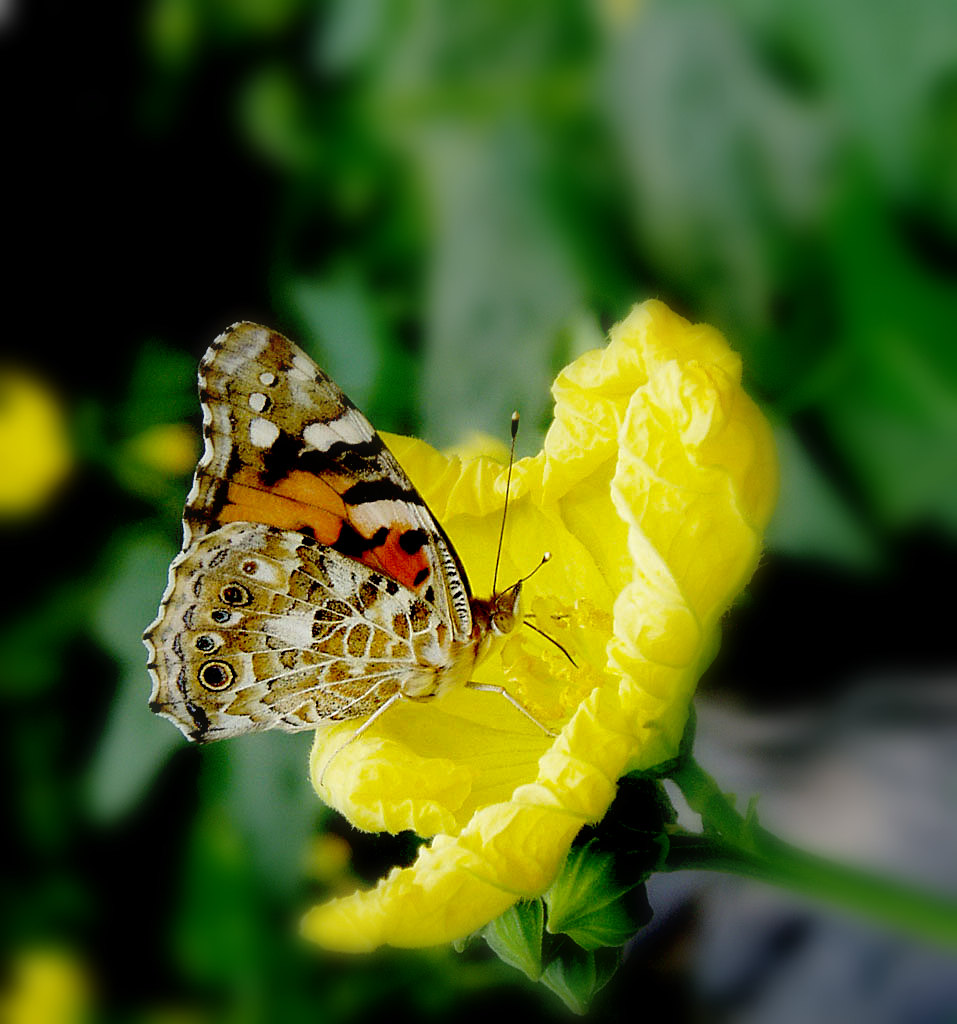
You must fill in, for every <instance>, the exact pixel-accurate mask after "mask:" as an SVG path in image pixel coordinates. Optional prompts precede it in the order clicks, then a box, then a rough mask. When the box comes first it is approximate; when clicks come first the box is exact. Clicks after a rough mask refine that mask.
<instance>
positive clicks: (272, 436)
mask: <svg viewBox="0 0 957 1024" xmlns="http://www.w3.org/2000/svg"><path fill="white" fill-rule="evenodd" d="M277 437H279V427H277V426H276V424H275V423H271V422H270V421H269V420H264V419H263V418H262V417H261V416H260V417H257V418H256V419H254V420H252V421H251V422H250V424H249V441H250V443H251V444H253V445H255V447H256V448H269V447H270V446H271V445H272V444H273V443H274V442H275V440H276V438H277Z"/></svg>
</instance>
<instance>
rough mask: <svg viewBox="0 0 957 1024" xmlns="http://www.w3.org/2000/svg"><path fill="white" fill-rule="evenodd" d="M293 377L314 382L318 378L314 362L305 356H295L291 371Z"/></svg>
mask: <svg viewBox="0 0 957 1024" xmlns="http://www.w3.org/2000/svg"><path fill="white" fill-rule="evenodd" d="M289 375H290V376H291V377H298V378H299V380H309V381H311V380H313V379H314V378H315V376H316V368H315V366H314V365H313V363H312V360H310V359H307V358H306V357H305V356H303V355H298V356H293V359H292V368H291V369H290V371H289Z"/></svg>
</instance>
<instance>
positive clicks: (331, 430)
mask: <svg viewBox="0 0 957 1024" xmlns="http://www.w3.org/2000/svg"><path fill="white" fill-rule="evenodd" d="M302 437H303V440H304V441H305V442H306V444H307V445H309V446H310V447H312V448H315V449H317V450H318V451H321V452H324V451H326V450H327V449H328V448H330V447H331V446H332V445H334V444H337V443H339V442H340V441H344V442H345V443H346V444H359V443H360V442H362V441H368V440H369V439H370V438H371V437H372V431H371V429H370V428H369V427H368V426H367V424H366V423H365V422H364V421H363V420H362V419H361V418H360V417H358V416H356V414H355V413H354V412H353V411H352V410H351V409H349V410H348V411H346V412H344V413H343V414H342V415H341V416H340V417H339V418H338V419H335V420H329V422H328V423H321V422H318V421H317V422H316V423H310V424H309V425H308V426H307V427H306V428H305V429H304V430H303V432H302Z"/></svg>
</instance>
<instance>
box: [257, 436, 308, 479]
mask: <svg viewBox="0 0 957 1024" xmlns="http://www.w3.org/2000/svg"><path fill="white" fill-rule="evenodd" d="M301 451H302V442H301V441H299V440H298V439H297V438H295V437H293V436H292V435H291V434H289V433H287V432H286V431H285V430H280V431H279V436H278V437H277V438H276V440H275V441H273V443H272V444H271V445H270V446H269V447H268V448H266V449H264V450H263V453H262V469H261V470H260V472H259V479H260V481H261V482H262V484H263V486H265V487H272V486H273V485H274V484H276V483H278V482H279V481H280V480H282V479H283V477H287V476H289V474H290V472H291V471H292V470H294V469H299V468H301V467H300V466H297V465H296V463H297V462H301V459H300V452H301Z"/></svg>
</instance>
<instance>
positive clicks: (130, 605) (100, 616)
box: [86, 534, 182, 820]
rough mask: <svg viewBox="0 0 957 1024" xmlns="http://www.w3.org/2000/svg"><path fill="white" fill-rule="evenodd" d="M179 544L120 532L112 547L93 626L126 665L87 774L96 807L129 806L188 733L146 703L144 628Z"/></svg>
mask: <svg viewBox="0 0 957 1024" xmlns="http://www.w3.org/2000/svg"><path fill="white" fill-rule="evenodd" d="M173 554H175V548H173V547H171V545H170V544H169V542H168V541H167V540H166V539H165V538H163V537H160V536H158V535H152V534H147V535H145V536H143V537H127V538H125V539H123V538H121V539H120V540H119V541H117V542H116V544H114V545H112V546H111V547H110V549H109V550H108V551H107V552H106V556H105V558H104V560H103V561H104V565H105V566H108V567H109V573H110V581H109V584H108V586H107V588H106V589H105V591H104V592H103V595H102V598H101V599H100V601H99V604H98V605H97V607H96V610H95V612H94V614H93V623H92V627H93V632H94V635H95V636H96V638H97V640H98V641H99V642H100V644H101V645H102V646H103V647H104V648H105V649H106V650H107V651H109V653H110V654H111V655H112V656H113V657H114V658H115V659H116V661H117V662H118V663H119V665H120V669H121V672H120V682H119V685H118V687H117V691H116V696H115V697H114V699H113V702H112V706H111V709H110V717H109V719H108V721H107V724H106V728H105V729H104V732H103V737H102V739H101V740H100V742H99V744H98V745H97V749H96V754H95V756H94V759H93V762H92V764H91V765H90V770H89V775H88V777H87V780H86V782H87V787H86V797H87V801H88V806H89V809H90V812H91V814H93V815H94V816H95V817H97V818H100V819H101V820H104V819H114V818H117V817H119V816H120V815H122V814H125V813H126V812H127V811H128V810H129V809H130V808H131V807H132V806H133V805H134V804H135V803H136V801H137V800H138V799H139V798H140V796H141V795H142V793H143V792H144V791H145V790H146V788H147V787H148V786H149V785H150V783H151V782H152V781H153V778H154V776H155V775H156V772H157V771H158V770H159V769H160V767H162V765H163V764H164V763H165V762H166V760H167V758H168V757H169V755H170V753H171V752H172V751H173V750H175V749H176V748H178V747H181V746H182V737H181V736H180V735H179V733H178V732H177V730H176V729H174V728H173V727H172V726H171V725H170V724H169V723H168V722H161V721H160V720H159V719H158V718H157V717H156V715H152V714H150V712H149V709H148V708H147V706H146V705H147V701H148V699H149V694H150V679H149V675H148V674H147V671H146V650H145V648H144V647H143V641H142V639H141V636H142V633H143V630H144V628H145V627H146V626H147V625H148V624H149V622H150V620H151V619H152V618H153V617H154V616H155V615H156V608H157V605H158V604H159V597H160V595H161V594H162V593H163V587H164V585H165V581H166V573H167V568H168V566H169V562H170V559H171V558H172V556H173Z"/></svg>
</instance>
